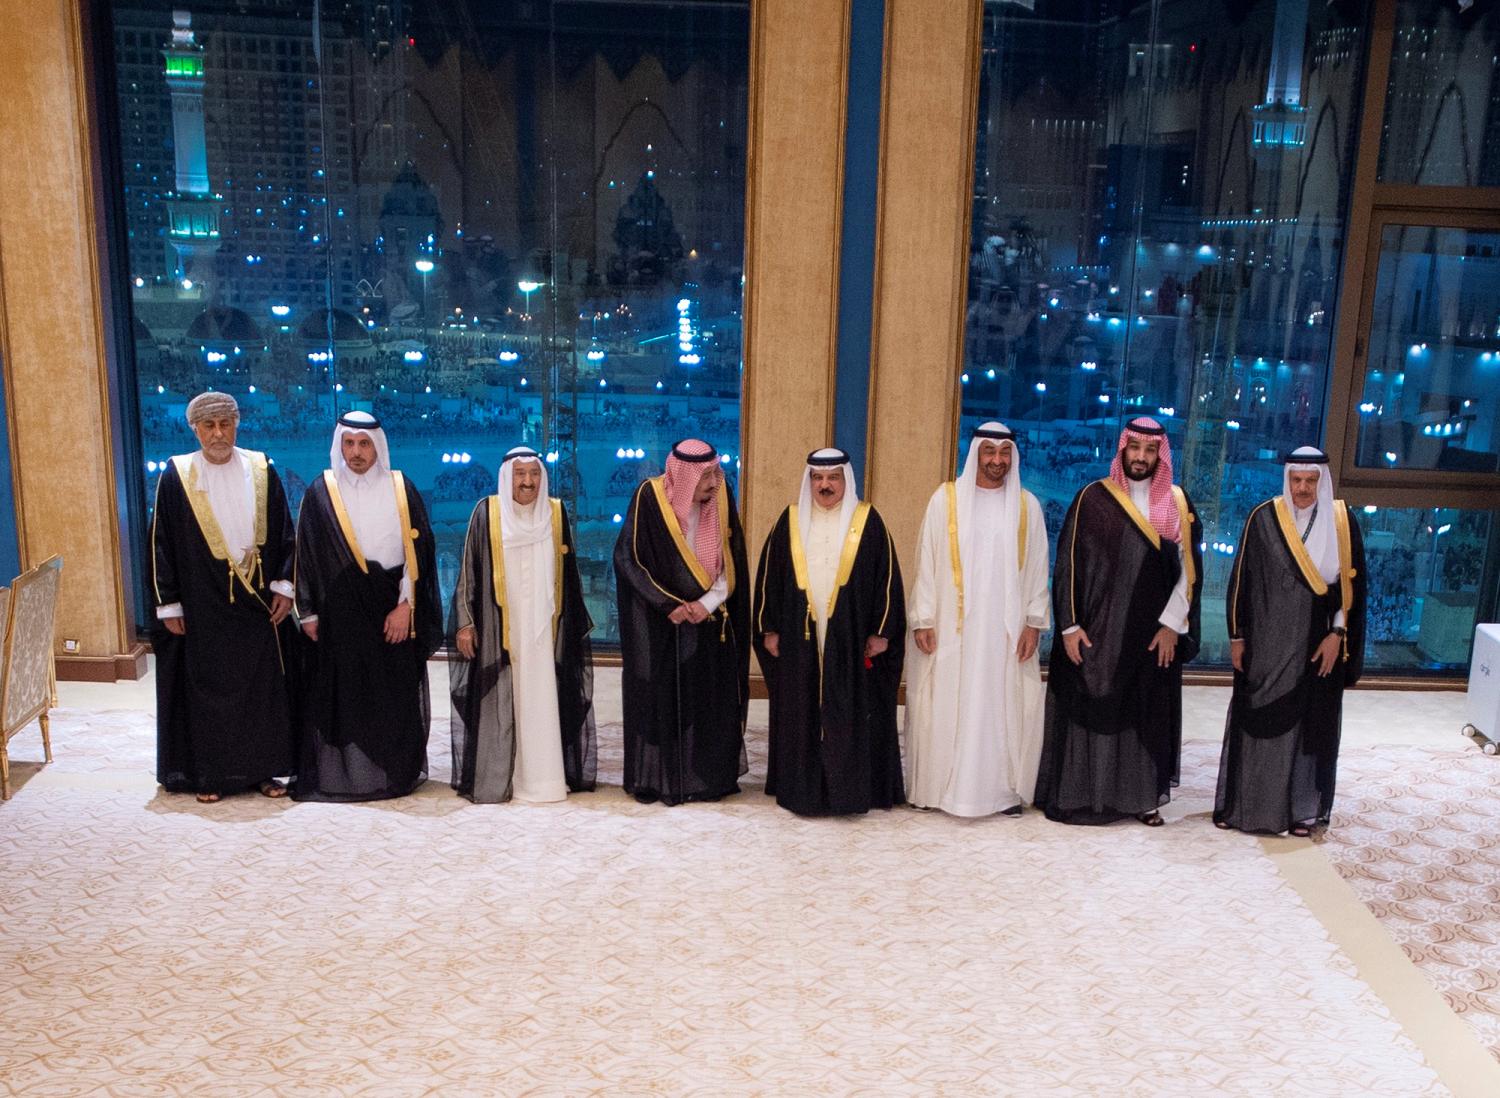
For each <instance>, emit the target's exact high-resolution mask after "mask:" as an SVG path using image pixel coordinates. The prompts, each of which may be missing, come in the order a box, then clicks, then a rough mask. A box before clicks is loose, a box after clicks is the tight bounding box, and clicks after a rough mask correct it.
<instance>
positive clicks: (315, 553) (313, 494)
mask: <svg viewBox="0 0 1500 1098" xmlns="http://www.w3.org/2000/svg"><path fill="white" fill-rule="evenodd" d="M391 477H392V490H393V492H395V493H396V500H397V517H398V520H399V521H400V522H401V524H402V526H403V528H404V529H403V534H402V540H403V542H404V543H405V556H406V560H405V562H404V567H405V569H406V571H407V572H408V573H412V576H411V579H412V618H411V631H410V635H409V636H408V638H407V639H406V640H404V641H401V642H400V643H398V644H390V643H388V642H387V641H386V639H385V635H384V630H385V619H386V615H387V614H389V613H390V612H391V611H392V610H394V609H395V608H396V603H397V601H398V600H399V598H400V592H401V573H402V566H399V565H398V566H396V567H392V568H386V567H383V566H382V565H381V564H380V563H379V562H378V561H374V560H366V559H365V557H364V555H363V553H362V552H360V551H359V549H358V545H357V542H356V541H355V538H354V533H353V527H352V525H350V523H349V520H348V516H347V514H340V513H339V512H340V511H341V510H342V502H341V501H338V497H337V496H336V495H335V494H333V490H334V489H335V488H336V484H337V482H336V480H335V478H334V477H333V475H332V474H331V473H325V474H324V475H323V476H321V477H319V478H318V479H316V480H314V481H313V482H312V484H310V485H308V488H307V492H306V494H305V495H304V496H303V497H302V508H301V511H300V513H299V514H298V516H297V608H298V611H299V612H300V613H303V614H315V615H317V618H318V639H317V642H316V643H310V644H307V645H306V646H305V649H306V650H307V652H308V665H309V667H308V674H307V676H306V685H305V703H304V705H303V715H302V736H301V745H300V748H299V751H298V756H299V758H298V766H297V781H296V782H295V783H294V784H293V786H292V796H293V797H295V798H296V799H298V800H313V801H369V800H382V799H385V798H390V797H401V796H405V795H406V794H408V793H410V792H411V791H412V790H414V789H415V788H416V787H417V786H419V785H421V784H422V782H423V781H425V780H426V778H427V731H428V723H429V719H430V717H431V699H430V698H429V695H428V686H427V660H428V658H429V657H430V656H431V655H432V654H433V653H434V652H435V651H437V648H438V645H440V644H441V643H442V640H443V608H442V605H441V603H440V601H439V600H440V596H439V593H438V582H437V560H436V558H437V554H436V552H435V551H434V547H433V540H432V526H431V525H430V524H429V523H428V521H427V508H426V506H425V505H424V504H423V502H422V496H421V494H420V493H418V492H417V490H416V488H414V487H413V486H412V484H411V482H410V481H408V480H407V479H406V478H405V477H403V476H402V475H401V474H400V473H399V472H392V474H391ZM330 482H332V483H330ZM336 501H337V502H338V505H337V506H336V505H335V504H336Z"/></svg>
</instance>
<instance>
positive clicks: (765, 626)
mask: <svg viewBox="0 0 1500 1098" xmlns="http://www.w3.org/2000/svg"><path fill="white" fill-rule="evenodd" d="M902 592H903V588H902V586H901V566H900V565H899V564H898V563H897V561H896V549H895V546H894V545H892V544H891V537H890V534H889V533H888V532H887V530H886V526H885V522H884V520H882V519H881V517H880V513H879V512H878V511H876V510H875V509H874V508H873V507H871V506H870V505H869V503H860V504H859V505H858V506H857V507H856V508H855V510H854V514H853V517H852V518H851V520H850V523H849V530H848V532H847V534H846V535H845V537H844V545H843V550H842V553H841V556H840V560H839V570H838V577H837V580H836V581H835V585H834V589H833V593H832V595H831V596H830V597H829V603H830V606H831V609H830V611H829V613H828V614H827V616H826V621H827V625H826V630H825V635H824V641H823V648H822V651H821V652H819V650H818V628H817V622H816V620H815V617H814V614H813V610H812V607H811V605H810V603H809V585H808V567H807V556H806V552H805V550H804V546H803V545H802V535H801V530H800V527H799V522H798V516H797V508H796V507H795V506H792V507H788V508H787V509H786V510H785V511H783V512H782V513H781V517H780V518H779V519H777V520H776V525H775V526H774V527H772V529H771V534H770V536H769V537H767V538H766V544H765V547H764V548H763V549H762V550H761V554H760V571H759V575H758V577H757V580H756V585H755V609H754V629H755V651H756V655H757V656H759V658H760V666H761V670H762V671H763V672H764V673H765V677H766V688H767V690H768V691H769V693H770V697H771V706H770V708H771V733H770V749H769V756H768V758H767V762H766V792H767V793H768V794H771V795H772V796H774V797H775V798H776V803H777V804H779V805H781V806H782V807H783V808H789V809H791V810H792V811H793V812H796V813H798V814H800V815H804V816H829V815H844V814H848V813H858V812H868V811H869V810H870V809H872V808H890V807H891V806H893V805H898V804H901V803H902V802H903V801H904V800H905V799H906V790H905V786H904V784H903V782H902V778H901V741H900V736H899V731H898V726H897V723H896V702H897V691H898V690H899V688H900V685H901V667H902V664H903V662H904V660H905V644H906V600H905V596H904V595H903V593H902ZM767 633H775V634H776V635H777V651H778V653H779V655H776V656H772V655H771V654H770V653H769V652H767V651H766V647H765V636H766V634H767ZM877 636H878V637H884V638H885V640H886V641H887V642H888V645H889V646H888V647H887V648H886V650H885V651H884V652H882V653H880V654H879V655H877V656H874V657H872V658H870V659H868V660H867V659H866V658H865V642H866V640H867V639H868V638H870V637H877Z"/></svg>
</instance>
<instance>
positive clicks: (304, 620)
mask: <svg viewBox="0 0 1500 1098" xmlns="http://www.w3.org/2000/svg"><path fill="white" fill-rule="evenodd" d="M297 620H298V621H299V622H301V623H302V624H303V625H312V624H313V623H314V622H316V621H317V620H318V615H316V614H308V615H307V616H306V617H300V618H298V619H297Z"/></svg>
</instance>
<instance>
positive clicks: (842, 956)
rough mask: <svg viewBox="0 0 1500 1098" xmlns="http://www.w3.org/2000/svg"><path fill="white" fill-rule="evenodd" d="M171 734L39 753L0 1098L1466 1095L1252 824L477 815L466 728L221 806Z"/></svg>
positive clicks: (0, 825)
mask: <svg viewBox="0 0 1500 1098" xmlns="http://www.w3.org/2000/svg"><path fill="white" fill-rule="evenodd" d="M153 735H154V733H153V727H152V721H151V717H150V715H149V714H146V713H142V712H137V711H130V710H116V711H113V712H98V711H94V712H83V711H80V710H59V711H57V712H56V714H55V717H54V722H53V736H54V745H55V749H56V753H57V762H56V763H55V764H54V765H53V766H52V767H48V768H46V769H45V770H40V771H39V768H38V767H37V766H36V765H35V764H34V763H28V762H25V761H24V760H25V759H27V758H40V745H39V744H37V745H36V746H35V750H34V751H33V750H31V740H30V739H28V736H29V734H28V736H22V737H20V738H18V739H17V740H15V741H14V742H13V747H14V749H15V751H16V752H17V753H18V754H19V755H21V756H22V759H21V760H18V761H17V763H16V772H17V776H18V784H20V786H21V788H20V789H19V790H18V792H17V794H16V796H15V797H14V799H13V800H12V801H10V802H9V803H7V804H4V805H0V928H3V930H4V934H3V936H0V1035H3V1037H0V1091H4V1092H9V1093H17V1094H37V1095H69V1094H96V1093H118V1094H174V1093H183V1094H189V1093H200V1092H201V1093H207V1092H210V1091H212V1092H214V1093H216V1094H220V1095H226V1096H240V1095H272V1094H288V1093H297V1094H299V1095H372V1096H384V1095H418V1094H428V1093H441V1094H444V1095H447V1094H476V1095H480V1094H483V1095H554V1094H555V1095H563V1094H566V1095H580V1094H600V1095H610V1096H615V1095H637V1094H639V1095H647V1094H673V1095H705V1096H707V1095H713V1096H721V1095H741V1094H744V1095H749V1094H777V1095H836V1094H881V1095H887V1094H922V1095H989V1094H1017V1095H1020V1094H1025V1095H1038V1094H1043V1095H1052V1094H1074V1095H1101V1094H1109V1095H1122V1096H1134V1095H1142V1096H1144V1095H1159V1094H1193V1095H1209V1094H1237V1095H1243V1094H1261V1093H1265V1094H1278V1095H1333V1094H1339V1095H1342V1094H1360V1095H1383V1096H1384V1095H1392V1096H1395V1095H1402V1096H1405V1095H1436V1094H1445V1093H1447V1092H1446V1090H1445V1089H1444V1088H1443V1087H1442V1086H1441V1084H1440V1083H1439V1082H1438V1081H1437V1079H1436V1077H1435V1076H1434V1074H1433V1073H1432V1071H1431V1070H1430V1069H1429V1068H1428V1066H1427V1065H1426V1063H1425V1062H1424V1060H1423V1058H1422V1055H1421V1053H1420V1052H1419V1051H1418V1049H1417V1048H1416V1046H1415V1045H1413V1044H1412V1043H1411V1042H1410V1041H1409V1040H1408V1039H1407V1038H1406V1037H1405V1035H1404V1034H1403V1033H1402V1032H1401V1031H1400V1029H1399V1028H1398V1027H1397V1025H1396V1024H1395V1022H1394V1021H1393V1020H1392V1019H1391V1017H1390V1015H1389V1013H1388V1012H1387V1011H1386V1009H1385V1007H1384V1005H1383V1004H1382V1002H1381V1001H1380V1000H1379V999H1378V998H1377V997H1376V996H1375V995H1374V993H1373V992H1371V991H1370V989H1369V987H1368V986H1367V985H1366V984H1365V983H1364V982H1363V981H1362V980H1361V979H1360V978H1359V977H1358V976H1357V975H1356V973H1355V970H1354V966H1353V965H1352V963H1351V962H1350V961H1349V960H1348V958H1347V957H1346V956H1345V955H1344V954H1343V953H1342V952H1340V951H1339V949H1338V948H1337V947H1336V946H1334V945H1333V944H1332V943H1331V942H1330V940H1329V938H1328V936H1327V934H1326V932H1325V931H1324V929H1323V927H1322V926H1321V924H1319V923H1318V922H1317V920H1316V919H1315V918H1314V917H1313V916H1312V914H1311V913H1310V912H1309V911H1308V910H1307V908H1306V907H1305V906H1304V905H1303V903H1302V901H1301V900H1300V898H1299V897H1298V896H1297V894H1296V893H1295V892H1294V891H1293V889H1292V888H1291V887H1290V886H1289V885H1288V884H1287V883H1286V882H1285V881H1284V880H1283V879H1282V878H1281V877H1280V875H1279V873H1278V872H1277V870H1276V868H1275V866H1274V865H1273V863H1272V862H1271V860H1270V859H1269V858H1267V857H1265V856H1264V854H1263V852H1262V850H1261V848H1260V845H1259V843H1258V842H1257V841H1256V840H1255V839H1253V838H1250V837H1248V836H1242V835H1234V834H1224V833H1220V832H1217V831H1215V830H1214V829H1213V828H1212V827H1210V826H1208V825H1207V824H1206V822H1205V821H1203V820H1202V819H1199V818H1194V819H1189V820H1186V821H1182V820H1180V819H1177V818H1174V815H1173V813H1171V812H1169V813H1168V815H1169V818H1172V819H1173V822H1172V825H1171V826H1168V827H1165V828H1161V829H1156V830H1151V829H1147V828H1143V827H1139V826H1137V825H1120V826H1116V827H1110V828H1098V829H1095V828H1066V827H1060V826H1057V825H1054V824H1050V823H1048V822H1047V821H1046V820H1044V819H1042V818H1041V817H1040V815H1039V814H1037V813H1035V812H1030V813H1027V814H1026V815H1025V816H1024V817H1022V818H1021V819H1019V820H1009V819H1004V818H992V819H988V820H979V821H962V820H954V819H950V818H947V817H944V816H942V815H939V814H936V813H920V812H915V811H911V810H907V809H899V810H895V811H892V812H888V813H876V814H874V815H872V816H870V817H868V818H863V819H848V820H803V819H799V818H797V817H795V816H792V815H791V814H789V813H787V812H784V811H782V810H780V809H778V808H777V807H776V806H775V805H774V804H772V803H771V802H769V801H768V800H766V799H765V797H764V796H763V794H762V793H761V792H760V790H759V785H758V779H752V780H750V781H747V783H746V792H745V793H744V794H742V795H741V796H739V797H735V798H731V799H729V800H726V801H723V802H720V803H717V804H702V805H690V806H685V807H682V808H677V809H665V808H661V807H658V806H643V805H637V804H636V803H634V801H632V800H630V799H629V798H627V797H626V796H625V795H624V794H623V792H622V791H621V790H620V789H619V788H618V787H617V786H615V785H612V784H608V785H601V789H600V791H599V792H597V793H594V794H589V795H582V796H577V797H574V798H572V799H570V800H569V801H567V802H566V803H563V804H558V805H547V806H525V805H499V806H475V805H470V804H468V803H467V802H465V801H462V800H460V799H459V798H457V797H455V796H454V795H453V794H452V793H451V791H449V790H448V789H447V787H446V785H444V784H442V779H443V777H444V775H445V773H446V759H445V758H444V756H445V754H446V735H445V734H439V735H434V737H433V751H432V754H433V777H434V779H435V780H434V781H433V782H431V783H429V785H428V786H427V787H425V788H424V789H423V790H422V791H420V792H419V793H418V794H417V795H415V796H412V797H409V798H405V799H402V800H399V801H392V802H385V803H381V804H371V805H329V804H305V805H304V804H292V803H289V802H288V801H285V800H279V801H272V800H268V799H265V798H262V797H259V796H255V795H247V796H239V797H232V798H228V799H226V800H225V801H224V802H222V803H220V804H218V805H211V806H205V805H199V804H197V803H196V802H195V801H194V800H193V799H192V798H191V797H186V796H170V795H167V794H163V793H161V792H160V791H159V790H156V789H155V788H154V786H153V785H152V783H151V780H150V772H151V767H152V754H153V750H154V741H153ZM600 740H601V775H600V777H601V780H602V781H604V782H610V783H612V782H617V781H618V767H619V751H618V744H619V729H618V727H617V726H606V727H605V728H603V729H601V735H600ZM763 745H764V734H763V733H758V734H755V735H754V736H753V737H752V747H753V750H752V753H751V758H752V767H753V773H759V772H761V771H762V770H763V765H764V763H763V754H764V753H763ZM1199 753H1200V754H1201V752H1199ZM1202 765H1203V764H1202V761H1201V760H1200V762H1199V767H1200V769H1201V768H1202ZM1363 780H1366V779H1364V778H1362V777H1360V776H1358V775H1357V774H1355V773H1351V775H1350V780H1349V782H1348V786H1349V790H1348V792H1347V793H1346V797H1347V800H1346V801H1345V802H1344V805H1345V808H1346V811H1353V810H1354V806H1355V805H1356V804H1357V803H1358V800H1357V798H1358V797H1360V796H1361V794H1360V793H1359V792H1357V790H1356V789H1355V787H1356V786H1357V785H1358V784H1359V783H1360V782H1361V781H1363ZM1371 796H1373V797H1376V798H1377V799H1378V794H1377V793H1372V794H1371ZM1342 826H1343V827H1346V828H1348V829H1350V830H1351V831H1352V829H1353V827H1354V824H1353V823H1352V822H1345V823H1343V824H1342ZM1328 846H1332V844H1328ZM1327 848H1328V847H1325V849H1327ZM1476 878H1477V873H1476ZM1491 880H1493V874H1492V875H1491ZM1476 887H1477V886H1476ZM1493 899H1494V894H1493V892H1491V893H1490V901H1491V902H1493Z"/></svg>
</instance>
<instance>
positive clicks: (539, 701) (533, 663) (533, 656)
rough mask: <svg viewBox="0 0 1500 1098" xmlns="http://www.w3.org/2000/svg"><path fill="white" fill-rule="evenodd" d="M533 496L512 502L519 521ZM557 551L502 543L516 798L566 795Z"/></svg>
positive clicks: (544, 543)
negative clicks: (555, 626)
mask: <svg viewBox="0 0 1500 1098" xmlns="http://www.w3.org/2000/svg"><path fill="white" fill-rule="evenodd" d="M551 506H552V504H551V501H549V500H544V499H537V500H534V501H532V502H531V503H530V504H528V505H526V506H524V507H523V506H520V505H519V504H518V505H517V506H516V511H517V512H518V514H519V515H520V516H521V517H522V518H523V519H530V518H531V516H532V514H533V512H534V511H535V509H536V508H537V507H551ZM555 554H556V550H555V549H554V547H553V544H552V540H551V539H550V538H548V539H545V540H541V541H536V542H533V543H532V544H530V545H515V546H512V545H509V544H507V545H506V546H505V606H506V614H507V615H508V616H509V619H510V620H509V632H510V682H511V691H512V694H513V696H514V704H515V716H516V757H515V764H514V769H513V771H512V775H511V796H512V797H514V798H515V799H516V800H518V801H531V802H544V801H561V800H565V799H566V798H567V796H568V780H567V776H566V774H565V772H564V770H563V753H562V731H561V727H562V726H561V719H560V718H559V717H558V712H557V663H556V658H555V656H554V652H553V643H552V611H553V609H554V601H555V598H556V593H555V583H556V571H555V569H556V567H557V565H556V555H555Z"/></svg>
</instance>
